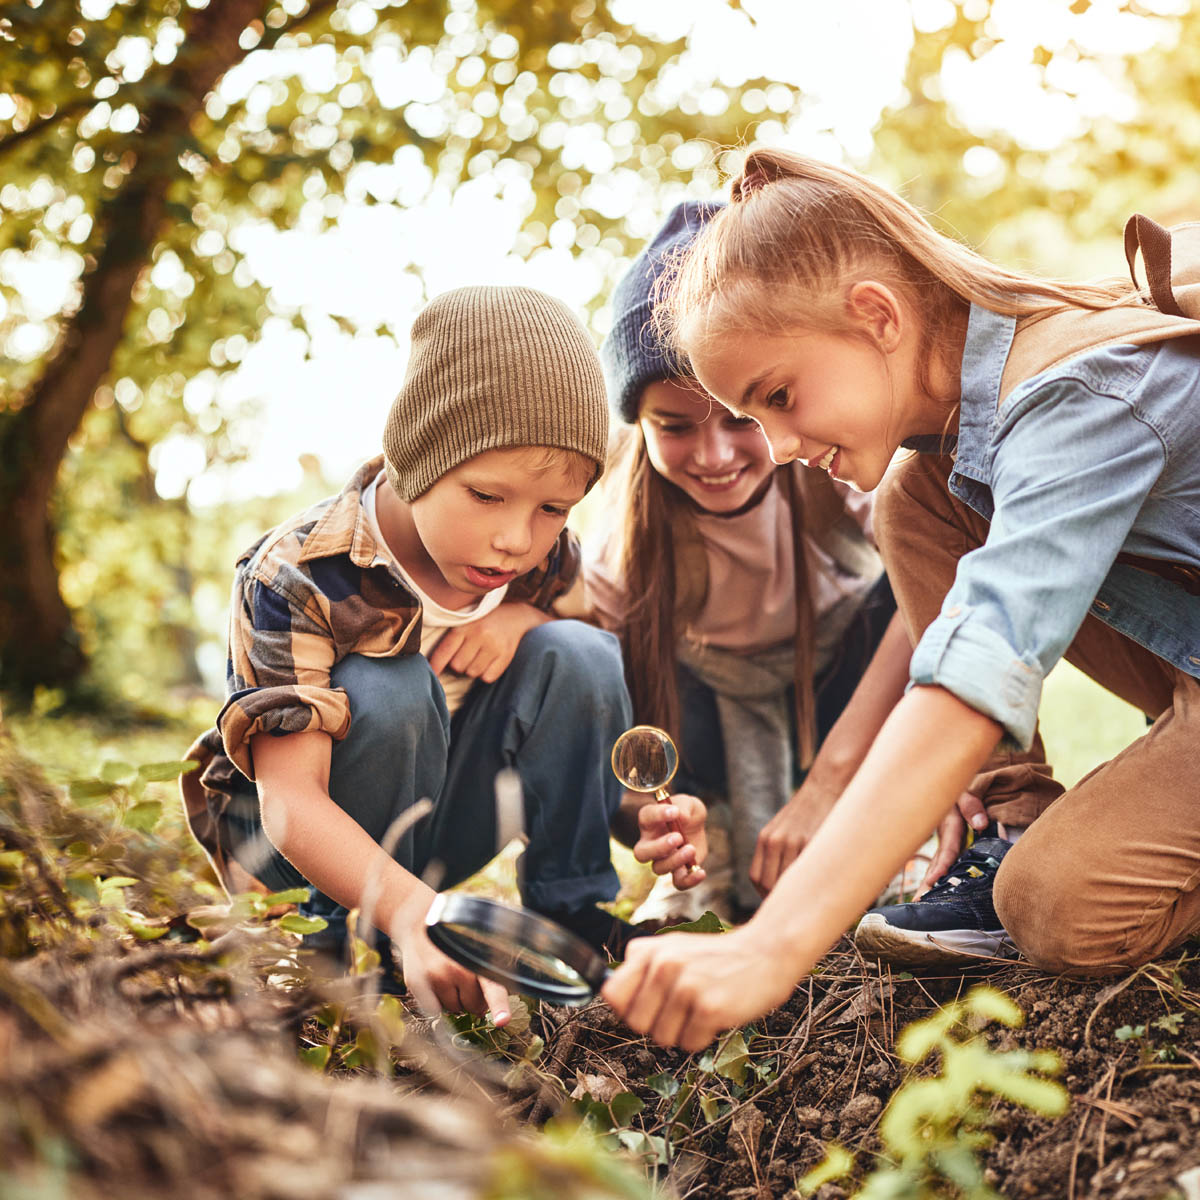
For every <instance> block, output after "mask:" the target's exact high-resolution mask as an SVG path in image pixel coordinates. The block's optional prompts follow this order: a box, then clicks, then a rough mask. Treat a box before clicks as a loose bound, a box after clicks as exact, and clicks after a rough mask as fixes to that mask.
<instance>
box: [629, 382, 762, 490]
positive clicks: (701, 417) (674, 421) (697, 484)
mask: <svg viewBox="0 0 1200 1200" xmlns="http://www.w3.org/2000/svg"><path fill="white" fill-rule="evenodd" d="M638 424H639V425H640V427H641V430H642V436H643V437H644V438H645V440H646V453H647V455H648V456H649V458H650V463H651V465H652V466H653V467H654V469H655V470H656V471H657V472H658V473H659V474H660V475H661V476H662V477H663V478H664V479H665V480H666V481H667V482H668V483H673V484H674V485H675V486H676V487H677V488H679V489H680V490H681V491H683V492H684V493H685V494H686V495H687V496H688V497H689V499H691V500H692V501H694V502H695V503H696V504H698V505H699V506H700V507H701V508H703V509H705V510H707V511H708V512H713V513H728V512H734V511H736V510H737V509H739V508H741V507H742V505H744V504H746V503H747V502H748V501H750V500H751V499H753V497H754V496H755V495H756V494H757V493H758V491H759V489H760V487H761V486H762V485H763V483H765V481H766V480H767V479H768V478H769V477H770V475H771V473H772V471H774V470H775V465H774V464H773V463H772V462H771V455H770V453H769V451H768V448H767V443H766V441H765V440H764V439H763V436H762V433H761V432H760V430H759V428H758V425H756V424H755V422H754V421H753V420H752V419H751V418H749V417H741V416H735V415H734V414H733V413H731V412H730V411H729V410H728V409H727V408H724V407H722V406H721V405H720V404H717V403H715V402H714V400H713V399H712V397H711V396H706V395H704V393H703V392H701V391H699V389H697V388H696V387H695V386H691V387H689V386H688V385H687V384H684V383H680V382H678V381H676V380H671V379H662V380H658V381H657V382H655V383H651V384H649V385H648V386H647V387H646V389H645V391H644V392H643V393H642V403H641V409H640V412H639V416H638Z"/></svg>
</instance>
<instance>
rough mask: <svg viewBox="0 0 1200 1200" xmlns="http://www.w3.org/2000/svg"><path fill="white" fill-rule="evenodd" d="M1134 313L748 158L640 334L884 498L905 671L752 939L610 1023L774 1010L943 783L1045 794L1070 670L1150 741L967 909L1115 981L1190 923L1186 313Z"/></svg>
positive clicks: (1199, 353)
mask: <svg viewBox="0 0 1200 1200" xmlns="http://www.w3.org/2000/svg"><path fill="white" fill-rule="evenodd" d="M1168 292H1169V289H1168ZM1154 295H1155V299H1156V300H1158V301H1159V306H1158V307H1157V308H1156V307H1153V306H1151V305H1150V304H1149V303H1148V302H1147V301H1148V297H1146V296H1144V295H1143V294H1142V293H1141V292H1140V291H1139V290H1138V289H1137V288H1136V287H1135V286H1134V285H1132V284H1130V283H1128V282H1119V281H1104V282H1099V283H1067V282H1058V281H1053V280H1047V279H1041V278H1038V277H1036V276H1034V275H1032V274H1027V273H1024V272H1019V271H1011V270H1005V269H1003V268H1001V267H998V266H995V265H993V264H992V263H990V262H988V261H987V260H986V259H984V258H982V257H981V256H979V255H978V254H976V253H974V252H973V251H971V250H969V249H968V248H966V247H964V246H962V245H960V244H958V243H957V242H955V241H953V240H951V239H949V238H946V237H944V236H942V235H940V234H939V233H937V232H936V231H935V230H934V229H933V228H932V226H931V225H930V224H929V223H928V221H927V220H926V219H925V218H924V217H923V216H922V215H921V214H920V213H919V212H917V211H916V210H915V209H914V208H912V207H911V206H910V205H909V204H907V203H906V202H905V201H904V200H902V199H901V198H900V197H899V196H897V195H895V194H894V193H893V192H891V191H890V190H888V189H886V188H884V187H882V186H880V185H878V184H876V183H874V182H872V181H871V180H869V179H867V178H865V177H863V176H861V175H859V174H857V173H855V172H853V171H849V170H844V169H841V168H838V167H834V166H830V165H827V164H823V163H819V162H814V161H812V160H809V159H806V158H802V157H800V156H797V155H791V154H786V153H783V152H777V151H769V150H764V151H757V152H753V153H751V154H750V155H749V156H748V157H747V159H746V161H745V164H744V167H743V170H742V172H741V175H740V177H739V178H738V179H737V180H736V181H735V183H734V187H733V201H732V203H731V204H730V205H729V207H728V208H727V209H725V210H724V211H723V212H721V213H720V214H719V215H718V216H717V217H715V218H714V219H713V220H712V221H711V222H710V223H709V224H708V226H707V227H706V229H705V231H704V232H703V233H702V234H701V236H700V237H699V238H698V239H697V240H696V242H695V244H694V245H693V246H692V248H691V250H690V251H689V252H688V253H687V255H686V256H685V257H684V259H683V260H682V263H681V265H680V267H679V270H678V272H677V274H676V275H675V277H674V279H673V280H672V283H671V285H670V290H669V295H668V297H667V302H666V304H665V306H662V307H661V308H660V312H661V313H662V317H663V322H664V324H665V326H666V328H667V330H668V332H669V335H670V337H671V339H672V341H673V344H674V345H675V346H676V347H678V349H679V351H680V352H681V353H683V354H686V356H687V358H688V360H689V362H690V364H691V367H692V370H693V371H694V373H695V375H696V377H697V379H698V380H699V382H700V383H701V384H702V385H703V386H704V388H705V389H706V390H707V391H708V392H709V393H710V394H712V395H713V396H715V397H716V398H717V399H718V400H719V401H720V402H721V403H722V404H723V405H725V406H726V407H727V408H728V409H729V410H730V411H731V412H734V413H736V414H739V415H744V416H748V417H751V418H752V419H753V420H754V421H755V422H756V423H757V424H758V425H759V426H760V427H761V428H762V430H763V433H764V434H765V436H766V438H767V440H768V442H769V443H770V446H771V453H772V457H773V458H774V460H775V461H777V462H780V463H786V462H790V461H792V460H795V459H800V460H802V461H805V462H808V463H810V464H815V465H817V466H819V467H821V468H822V469H824V470H825V471H826V472H827V473H828V474H829V475H831V476H832V477H834V478H838V479H842V480H845V481H847V482H849V483H852V484H853V485H854V486H855V487H856V488H860V489H862V490H867V491H869V490H872V489H876V488H879V492H878V495H877V501H876V508H875V528H876V536H877V539H878V541H879V545H880V548H881V551H882V553H883V558H884V562H885V564H886V566H887V569H888V576H889V579H890V581H891V584H892V587H893V589H894V591H895V594H896V599H897V603H898V606H899V611H900V613H901V615H902V617H903V619H904V621H905V623H906V626H907V628H908V631H909V634H910V636H911V639H912V641H913V644H914V645H915V649H914V651H913V654H912V659H911V664H910V668H909V672H910V686H909V688H908V690H907V692H906V693H905V695H904V696H903V698H902V699H901V700H900V701H899V703H898V704H896V705H895V707H894V708H893V709H892V710H891V712H890V713H889V714H888V715H887V716H886V719H885V720H883V721H882V722H881V723H880V726H879V728H878V731H877V733H876V735H875V737H874V740H873V742H872V743H871V745H870V749H869V750H868V751H867V753H866V754H865V755H864V757H863V759H862V761H861V763H860V764H859V765H858V769H857V771H856V772H855V773H854V775H853V777H852V778H851V780H850V782H849V783H848V784H847V786H846V787H845V789H844V790H843V791H842V794H841V796H840V798H839V799H838V801H837V803H836V804H835V805H834V807H833V809H832V811H831V812H830V814H829V815H828V816H827V817H826V819H825V820H824V822H823V823H822V824H821V825H820V827H819V828H818V829H817V830H816V832H815V833H814V834H813V835H812V837H811V839H810V840H809V841H808V843H807V844H806V846H805V847H804V849H803V850H802V851H801V853H800V854H799V856H798V857H797V858H796V859H795V860H794V861H793V862H792V863H791V865H790V866H789V867H788V868H787V870H786V871H784V873H783V875H782V876H781V878H780V879H779V881H778V883H777V884H776V886H775V887H774V889H773V890H772V891H771V893H770V895H769V896H768V897H767V898H766V899H765V900H764V902H763V904H762V906H761V907H760V908H759V910H758V912H757V913H756V915H755V916H754V918H753V919H752V920H751V921H749V922H748V923H747V924H746V925H744V926H742V927H741V928H739V929H737V930H734V931H732V932H730V933H728V934H726V935H723V936H720V937H704V936H702V935H681V934H676V935H668V936H665V937H662V938H655V939H643V940H642V942H641V943H640V944H634V945H632V946H631V947H630V952H629V955H628V957H627V959H626V962H625V964H624V966H623V967H622V968H621V969H620V970H619V971H617V972H616V974H615V975H614V976H613V978H612V979H611V980H610V981H609V983H608V984H607V985H606V987H605V989H604V993H605V996H606V997H607V999H608V1000H609V1002H610V1003H611V1004H612V1006H613V1007H614V1009H615V1010H616V1011H617V1012H618V1013H620V1014H621V1015H623V1016H624V1017H625V1019H626V1020H627V1021H628V1023H629V1024H630V1025H631V1026H632V1027H633V1028H634V1029H637V1030H640V1031H644V1032H648V1033H650V1034H651V1035H652V1036H653V1037H654V1039H655V1040H656V1041H659V1042H662V1043H676V1044H679V1045H681V1046H683V1047H685V1048H687V1049H690V1050H694V1049H698V1048H699V1047H701V1046H703V1045H705V1044H707V1042H708V1041H710V1040H711V1038H712V1037H713V1036H714V1034H715V1033H716V1032H717V1030H718V1029H721V1028H725V1027H728V1026H731V1025H737V1024H741V1023H743V1022H745V1021H748V1020H751V1019H754V1018H756V1017H758V1016H759V1015H761V1014H762V1013H763V1012H765V1011H766V1010H768V1009H769V1008H771V1007H773V1006H775V1005H777V1004H779V1003H781V1002H782V1001H783V1000H784V999H786V997H787V996H788V994H789V993H790V991H791V989H792V987H793V986H794V985H795V983H796V982H797V981H798V980H799V978H800V977H801V976H802V975H803V974H804V973H805V972H807V971H808V970H809V969H810V968H811V967H812V965H813V964H814V963H815V962H816V960H817V959H818V958H819V957H820V955H822V954H823V953H824V952H825V951H826V950H827V949H828V948H829V947H830V946H831V945H832V944H833V943H834V941H835V940H836V939H837V938H838V936H839V935H840V934H841V933H842V932H843V930H845V929H846V928H848V927H849V926H851V925H852V924H853V923H854V922H855V921H856V920H857V919H858V917H859V916H860V914H861V913H862V911H863V909H864V908H865V907H866V905H868V904H869V903H870V902H871V900H872V898H873V897H874V896H875V895H876V893H877V892H878V890H879V888H880V886H881V884H882V883H883V882H884V881H885V880H886V879H887V878H888V877H889V876H890V874H891V873H892V872H893V871H895V869H896V867H897V866H898V865H899V864H900V863H901V862H902V861H904V859H905V858H906V857H907V856H908V855H910V854H911V853H912V852H913V849H914V848H915V847H916V846H917V845H918V844H919V843H920V842H921V841H922V839H923V838H925V837H926V836H927V834H928V833H929V831H930V830H931V829H932V828H934V826H935V825H937V824H938V822H939V821H941V820H942V819H943V818H944V817H945V816H946V814H947V813H949V812H950V811H951V810H952V808H953V807H954V806H955V803H956V800H957V799H958V798H959V797H960V796H962V794H963V793H964V790H965V789H967V787H968V785H970V788H971V791H972V792H973V793H974V795H975V796H976V797H977V801H976V803H977V805H978V806H979V807H982V808H983V809H984V810H986V812H985V813H983V814H977V815H984V816H986V815H988V813H990V812H991V800H992V795H993V791H991V790H989V788H988V787H987V786H984V787H979V786H978V778H979V775H978V773H979V772H980V769H981V767H983V766H984V765H985V764H989V759H990V760H991V763H990V764H989V765H992V764H996V763H997V762H998V764H999V765H997V766H995V767H994V769H993V770H991V772H990V774H991V775H992V776H993V777H994V778H995V780H996V781H997V782H996V787H995V789H994V794H995V796H996V797H997V798H998V799H999V800H1000V801H1002V802H1003V803H1017V802H1019V801H1020V799H1021V797H1022V795H1025V794H1029V793H1037V792H1038V791H1039V789H1041V790H1044V780H1045V778H1046V776H1045V773H1044V771H1043V770H1040V764H1038V763H1037V762H1036V761H1035V758H1034V757H1031V755H1032V753H1033V751H1032V748H1033V746H1034V745H1035V735H1036V721H1037V710H1038V704H1039V700H1040V695H1041V686H1042V680H1043V679H1044V677H1045V675H1046V673H1047V672H1048V671H1049V670H1050V668H1051V667H1052V666H1053V665H1054V663H1055V662H1056V661H1058V659H1059V658H1061V657H1063V656H1064V655H1065V656H1066V657H1067V658H1068V659H1069V660H1071V661H1072V662H1074V663H1075V664H1076V665H1077V666H1079V667H1080V668H1081V669H1082V670H1083V671H1084V672H1085V673H1087V674H1089V675H1090V676H1092V678H1094V679H1096V680H1097V681H1098V682H1100V683H1101V684H1103V685H1104V686H1105V687H1107V688H1108V689H1109V690H1111V691H1113V692H1114V693H1116V694H1117V695H1118V696H1121V697H1123V698H1124V699H1126V700H1128V701H1129V702H1130V703H1133V704H1135V705H1137V706H1138V707H1139V708H1141V709H1142V711H1144V712H1145V713H1146V715H1147V717H1148V718H1149V719H1150V720H1151V721H1152V725H1151V727H1150V728H1149V730H1148V732H1147V733H1146V734H1145V735H1144V736H1142V737H1141V738H1139V739H1138V740H1137V741H1135V742H1134V743H1133V744H1132V745H1130V746H1129V747H1128V748H1126V749H1125V750H1124V751H1123V752H1122V753H1121V754H1120V755H1118V756H1117V757H1116V758H1114V759H1113V760H1112V761H1111V762H1108V763H1105V764H1103V765H1102V766H1100V767H1098V768H1097V769H1096V770H1094V771H1093V772H1091V774H1089V775H1088V776H1086V777H1085V778H1084V779H1083V780H1082V781H1080V783H1078V784H1077V785H1076V786H1075V787H1073V788H1071V789H1069V790H1068V791H1066V792H1065V793H1063V794H1062V795H1060V796H1059V797H1058V798H1057V799H1055V800H1054V802H1053V803H1052V804H1050V805H1049V807H1046V808H1044V811H1041V812H1040V815H1037V818H1036V820H1034V821H1033V822H1032V823H1031V824H1030V825H1029V827H1028V828H1027V829H1026V830H1025V832H1024V833H1023V835H1022V836H1021V837H1020V839H1019V840H1018V841H1017V842H1016V843H1015V844H1013V845H1011V846H1010V847H1007V849H1006V853H1005V854H1004V855H1003V857H1002V859H1001V860H1000V861H998V862H996V863H993V867H994V869H993V870H992V871H991V872H990V874H989V873H988V872H985V871H981V872H980V873H979V874H980V877H982V878H985V879H986V883H987V893H988V894H987V895H986V896H984V897H975V898H974V899H975V900H977V901H978V903H979V905H981V906H982V905H983V904H984V903H985V902H986V906H987V908H988V909H989V911H991V910H994V913H995V914H996V916H997V917H998V918H999V920H1000V922H1001V923H1002V926H1003V929H1004V931H1006V933H1007V936H1008V937H1009V938H1011V940H1012V942H1013V943H1014V944H1015V947H1016V948H1017V950H1019V951H1020V952H1021V953H1022V954H1023V955H1024V956H1025V957H1026V958H1027V959H1028V960H1029V961H1030V962H1031V963H1033V964H1034V965H1036V966H1040V967H1043V968H1045V969H1048V970H1052V971H1073V972H1085V973H1096V972H1104V971H1110V970H1114V969H1129V968H1130V967H1133V966H1136V965H1138V964H1140V963H1143V962H1145V961H1147V960H1148V959H1150V958H1152V957H1154V956H1155V955H1157V954H1159V953H1160V952H1162V951H1164V950H1166V949H1167V948H1169V947H1170V946H1172V945H1174V944H1175V943H1177V942H1179V941H1181V940H1182V939H1183V938H1184V937H1186V936H1187V935H1188V934H1189V933H1192V932H1194V931H1195V930H1196V929H1197V928H1200V886H1198V885H1200V810H1198V809H1197V806H1196V803H1195V798H1196V795H1197V794H1198V793H1200V759H1198V757H1197V755H1196V754H1195V746H1196V744H1197V738H1198V736H1200V517H1198V516H1197V514H1200V341H1198V340H1197V337H1198V335H1200V321H1194V320H1190V319H1188V318H1186V317H1184V316H1181V315H1168V313H1169V311H1170V310H1172V309H1174V310H1175V311H1184V310H1179V309H1177V308H1175V301H1174V299H1171V301H1170V303H1165V302H1164V300H1161V299H1159V297H1160V296H1163V295H1164V293H1163V288H1162V285H1161V280H1160V284H1159V287H1158V288H1157V289H1156V290H1155V293H1154ZM1181 298H1182V299H1183V300H1185V301H1186V300H1188V297H1186V296H1181ZM1163 310H1166V311H1163ZM902 447H907V448H909V449H912V450H915V451H917V453H914V454H911V455H908V456H907V457H904V456H900V457H898V456H897V452H898V451H899V450H901V448H902ZM894 459H895V460H896V461H895V462H894V463H893V460H894ZM889 467H890V468H891V469H890V470H889ZM885 476H886V478H885ZM881 485H882V486H881ZM1010 748H1011V749H1012V750H1013V753H1012V754H1011V756H1010V757H1008V758H1006V757H1005V756H1006V755H1008V754H1009V751H1010ZM997 750H999V755H998V756H994V752H996V751H997ZM1022 754H1024V756H1025V757H1024V758H1022ZM973 781H974V782H973ZM995 857H996V858H999V856H998V855H997V856H995ZM966 899H968V900H971V899H972V898H971V897H966ZM972 903H974V900H973V901H972ZM923 907H924V908H925V909H928V908H937V907H938V905H936V904H933V905H925V906H922V904H920V903H918V904H915V905H900V906H897V908H898V909H899V910H901V911H900V912H899V913H898V914H897V915H895V917H894V919H893V915H892V914H891V913H889V910H886V909H884V910H877V911H876V912H875V913H872V914H870V915H869V916H868V917H867V918H864V921H863V924H862V925H861V926H860V929H859V941H860V944H865V945H866V947H867V948H868V949H869V948H871V946H872V944H878V943H881V942H886V941H887V940H888V938H896V939H900V940H903V939H905V938H907V939H908V940H909V942H910V944H918V943H920V942H921V941H922V939H926V940H929V938H930V935H929V933H928V931H927V930H924V929H922V927H921V925H922V921H923V919H924V916H923V914H922V912H921V911H920V910H922V908H923ZM962 907H963V908H964V909H968V908H970V907H971V904H964V905H963V906H962ZM881 924H882V925H885V926H887V927H888V928H887V930H884V931H882V932H881V930H880V926H881ZM933 940H936V937H934V938H933Z"/></svg>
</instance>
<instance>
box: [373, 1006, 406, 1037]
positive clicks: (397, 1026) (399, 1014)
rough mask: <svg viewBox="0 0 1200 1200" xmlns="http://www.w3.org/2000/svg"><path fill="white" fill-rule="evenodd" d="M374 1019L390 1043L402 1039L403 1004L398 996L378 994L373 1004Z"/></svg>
mask: <svg viewBox="0 0 1200 1200" xmlns="http://www.w3.org/2000/svg"><path fill="white" fill-rule="evenodd" d="M375 1019H376V1020H377V1021H378V1022H379V1024H380V1026H381V1027H382V1029H383V1033H384V1036H385V1037H386V1038H387V1039H388V1040H389V1041H390V1042H391V1043H392V1045H395V1044H396V1043H397V1042H401V1041H403V1040H404V1005H403V1004H401V1003H400V1000H399V999H398V997H396V996H380V997H379V1003H378V1004H377V1005H376V1006H375Z"/></svg>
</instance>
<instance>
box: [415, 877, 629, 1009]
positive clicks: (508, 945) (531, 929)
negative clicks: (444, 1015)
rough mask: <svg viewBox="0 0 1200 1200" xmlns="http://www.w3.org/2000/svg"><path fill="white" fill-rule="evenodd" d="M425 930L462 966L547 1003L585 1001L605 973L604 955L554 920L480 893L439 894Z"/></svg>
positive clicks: (606, 970)
mask: <svg viewBox="0 0 1200 1200" xmlns="http://www.w3.org/2000/svg"><path fill="white" fill-rule="evenodd" d="M425 932H426V933H427V934H428V935H429V940H430V941H431V942H432V943H433V944H434V945H435V946H436V947H437V948H438V949H439V950H440V951H441V952H442V953H443V954H445V955H446V956H447V958H452V959H454V961H455V962H456V963H458V964H459V965H460V966H463V967H466V968H467V969H468V970H469V971H474V972H475V974H476V975H482V976H483V977H484V978H485V979H493V980H495V981H496V982H497V983H502V984H504V986H505V987H507V988H508V989H509V991H510V992H518V993H520V994H521V995H523V996H532V997H533V998H534V999H535V1000H547V1001H549V1002H550V1003H551V1004H565V1005H569V1006H577V1005H581V1004H586V1003H587V1002H588V1001H589V1000H591V999H592V997H593V996H595V994H596V993H597V992H598V991H599V990H600V987H601V985H602V984H603V983H604V981H605V980H606V979H607V978H608V976H609V967H608V963H607V962H606V961H605V959H604V958H603V957H602V956H601V955H600V954H598V953H597V952H596V951H595V950H593V949H592V947H591V946H590V945H589V944H588V943H587V942H585V941H584V940H583V938H581V937H578V936H576V935H575V934H573V933H571V931H570V930H568V929H564V928H563V927H562V926H561V925H559V924H558V923H557V922H556V921H551V920H549V919H548V918H547V917H543V916H540V915H539V914H538V913H535V912H530V911H529V909H527V908H517V907H516V906H515V905H511V904H501V903H500V902H499V901H497V900H485V899H483V898H482V897H481V896H467V895H465V894H463V893H461V892H440V893H438V895H437V896H436V897H434V901H433V903H432V904H431V905H430V906H429V912H428V913H427V914H426V917H425Z"/></svg>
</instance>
